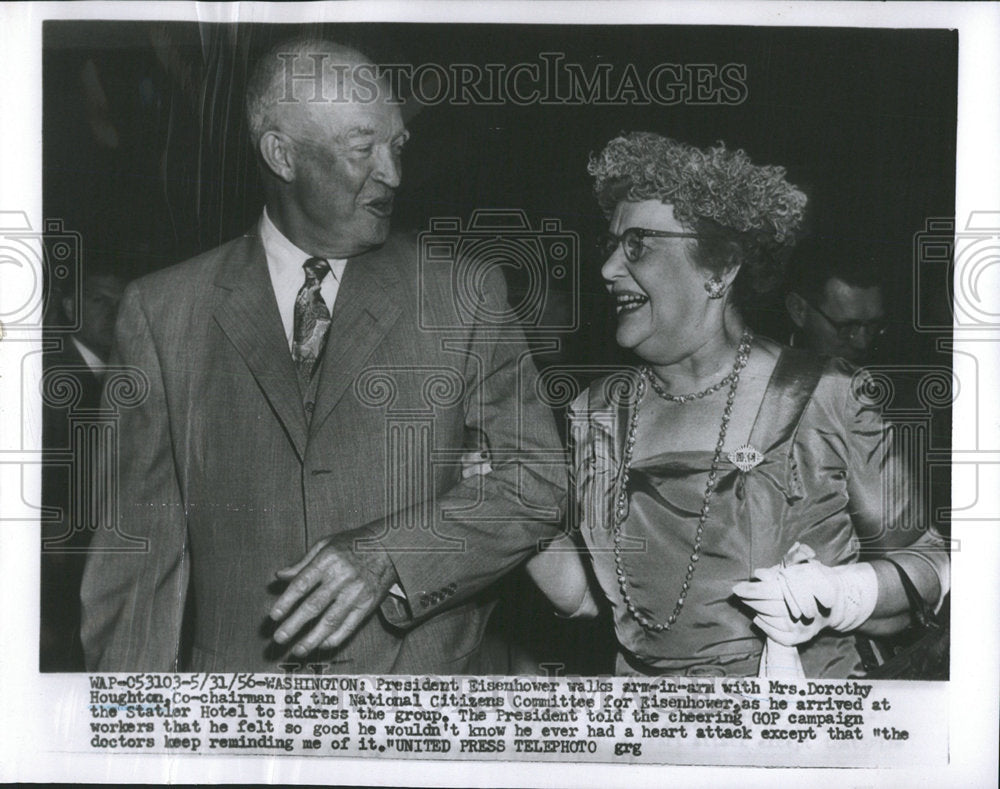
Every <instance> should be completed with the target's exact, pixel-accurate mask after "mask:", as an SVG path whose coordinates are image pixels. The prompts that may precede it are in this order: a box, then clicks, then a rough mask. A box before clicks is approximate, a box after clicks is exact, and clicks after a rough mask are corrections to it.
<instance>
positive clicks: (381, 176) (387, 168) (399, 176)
mask: <svg viewBox="0 0 1000 789" xmlns="http://www.w3.org/2000/svg"><path fill="white" fill-rule="evenodd" d="M372 177H373V178H375V179H376V180H377V181H378V182H379V183H381V184H385V185H386V186H388V187H389V188H390V189H396V188H398V187H399V184H400V183H401V182H402V180H403V167H402V162H401V161H400V158H399V155H398V154H396V153H393V152H392V149H390V148H388V147H386V148H383V149H382V150H381V152H380V153H379V155H378V158H377V159H376V162H375V170H374V171H373V172H372Z"/></svg>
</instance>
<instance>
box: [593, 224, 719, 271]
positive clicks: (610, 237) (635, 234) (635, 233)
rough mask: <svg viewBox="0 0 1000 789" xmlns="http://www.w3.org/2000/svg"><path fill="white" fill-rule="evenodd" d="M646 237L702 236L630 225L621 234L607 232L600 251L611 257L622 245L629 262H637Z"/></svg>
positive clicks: (598, 246)
mask: <svg viewBox="0 0 1000 789" xmlns="http://www.w3.org/2000/svg"><path fill="white" fill-rule="evenodd" d="M644 238H701V236H700V235H698V234H697V233H674V232H673V231H671V230H649V229H647V228H645V227H630V228H629V229H628V230H626V231H625V232H624V233H622V234H621V235H620V236H616V235H615V234H614V233H605V234H604V235H603V236H601V240H600V241H599V242H598V245H597V248H598V251H599V252H600V253H601V254H602V255H603V256H604V257H605V258H609V257H611V255H613V254H614V251H615V250H616V249H617V248H618V245H619V244H621V245H622V251H624V252H625V259H626V260H628V262H629V263H635V262H636V261H637V260H638V259H639V258H640V257H642V250H643V245H642V240H643V239H644Z"/></svg>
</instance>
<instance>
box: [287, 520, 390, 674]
mask: <svg viewBox="0 0 1000 789" xmlns="http://www.w3.org/2000/svg"><path fill="white" fill-rule="evenodd" d="M370 537H371V535H370V534H369V533H368V532H367V531H365V530H363V529H355V530H353V531H349V532H344V533H343V534H338V535H336V536H333V537H327V538H325V539H323V540H320V541H319V542H317V543H316V544H315V545H314V546H313V547H312V548H310V549H309V552H308V553H307V554H306V555H305V556H303V557H302V559H300V560H299V561H298V562H297V563H295V564H293V565H292V566H291V567H285V568H283V569H281V570H278V572H277V576H278V578H280V579H281V580H283V581H289V584H288V588H287V589H286V590H285V591H284V594H282V595H281V597H279V598H278V602H276V603H275V604H274V607H273V608H272V609H271V619H273V620H275V621H276V622H278V623H279V624H278V629H277V631H276V632H275V634H274V640H275V641H277V642H278V643H279V644H284V643H287V642H289V641H291V640H292V639H293V638H294V637H295V635H296V634H297V633H299V632H300V631H302V630H303V628H305V627H306V626H307V625H308V624H309V623H311V622H313V620H316V622H315V624H314V625H313V627H312V629H311V630H309V632H308V633H307V634H306V635H305V636H303V637H302V638H300V639H299V641H298V643H297V644H296V645H295V647H294V648H293V649H292V654H294V655H298V656H300V657H301V656H303V655H307V654H309V653H310V652H312V651H313V650H314V649H317V648H323V649H332V648H333V647H337V646H340V644H342V643H343V642H344V641H345V640H347V638H348V637H349V636H350V635H351V634H352V633H353V632H354V631H355V630H356V629H357V628H358V626H359V625H360V624H361V623H362V622H363V621H364V620H365V619H367V618H368V616H369V615H370V614H371V613H372V612H373V611H374V610H375V609H376V608H377V607H378V606H379V604H380V603H381V602H382V600H384V599H385V596H386V595H387V594H388V593H389V589H390V588H391V587H392V585H393V583H395V582H396V572H395V570H394V569H393V566H392V562H391V561H390V559H389V556H388V554H387V553H385V551H383V550H382V549H381V548H373V549H371V550H365V551H358V550H356V549H355V543H356V542H357V541H358V540H360V539H364V538H370Z"/></svg>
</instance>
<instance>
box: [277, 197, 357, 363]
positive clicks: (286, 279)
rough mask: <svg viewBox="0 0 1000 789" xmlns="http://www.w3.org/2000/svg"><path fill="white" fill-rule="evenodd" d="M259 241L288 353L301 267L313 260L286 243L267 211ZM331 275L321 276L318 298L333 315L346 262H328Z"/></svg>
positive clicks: (303, 276) (302, 272)
mask: <svg viewBox="0 0 1000 789" xmlns="http://www.w3.org/2000/svg"><path fill="white" fill-rule="evenodd" d="M260 240H261V242H262V243H263V244H264V254H265V255H266V256H267V271H268V274H270V275H271V287H272V288H273V289H274V297H275V298H276V299H277V301H278V312H279V313H280V314H281V325H282V326H284V328H285V339H286V340H287V341H288V350H289V352H291V350H292V340H293V335H294V333H295V297H296V296H297V295H298V293H299V290H300V289H301V288H302V286H303V285H304V284H305V281H306V272H305V269H303V268H302V264H303V263H305V262H306V261H307V260H308V259H309V258H311V257H313V255H310V254H309V253H308V252H304V251H303V250H301V249H299V248H298V247H297V246H295V244H293V243H292V242H291V241H289V240H288V239H287V238H286V237H285V236H284V234H282V232H281V231H280V230H278V228H277V227H275V226H274V222H272V221H271V217H269V216H268V215H267V209H266V208H265V209H264V213H263V215H262V216H261V218H260ZM327 262H328V263H329V264H330V273H329V274H327V275H326V276H325V277H323V282H322V283H321V285H320V289H319V292H320V295H321V296H322V297H323V301H324V302H326V308H327V309H328V310H330V314H331V315H333V305H334V303H335V302H336V301H337V291H339V290H340V280H341V279H342V278H343V276H344V268H345V267H346V266H347V260H346V259H344V260H329V261H327Z"/></svg>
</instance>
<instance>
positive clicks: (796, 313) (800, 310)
mask: <svg viewBox="0 0 1000 789" xmlns="http://www.w3.org/2000/svg"><path fill="white" fill-rule="evenodd" d="M808 308H809V305H808V304H806V300H805V299H804V298H802V297H801V296H800V295H799V294H798V293H789V294H788V295H787V296H785V309H786V310H788V317H790V318H791V319H792V323H794V324H795V325H796V326H798V327H799V328H800V329H801V328H803V327H804V326H805V325H806V310H808Z"/></svg>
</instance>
